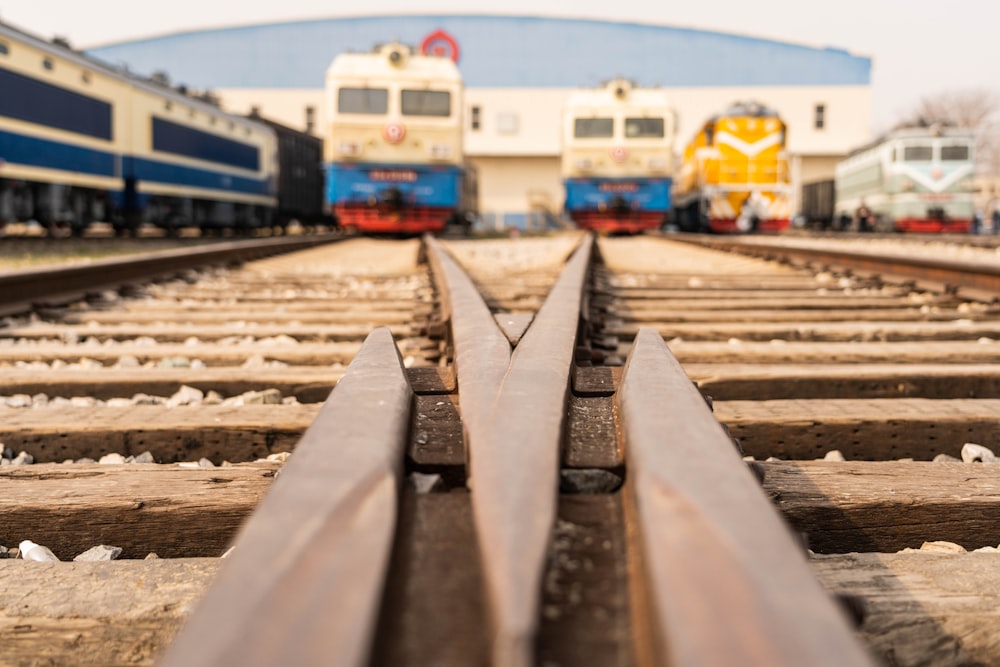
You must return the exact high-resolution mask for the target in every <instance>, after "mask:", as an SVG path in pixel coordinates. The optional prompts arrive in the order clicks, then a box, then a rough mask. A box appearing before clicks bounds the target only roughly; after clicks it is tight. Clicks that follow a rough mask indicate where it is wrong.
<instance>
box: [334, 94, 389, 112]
mask: <svg viewBox="0 0 1000 667" xmlns="http://www.w3.org/2000/svg"><path fill="white" fill-rule="evenodd" d="M337 111H339V112H340V113H365V114H384V113H386V112H388V111H389V90H388V89H386V88H341V89H340V90H338V91H337Z"/></svg>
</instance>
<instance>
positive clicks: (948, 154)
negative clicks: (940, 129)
mask: <svg viewBox="0 0 1000 667" xmlns="http://www.w3.org/2000/svg"><path fill="white" fill-rule="evenodd" d="M968 159H969V147H968V146H962V145H957V146H956V145H954V144H951V145H949V144H945V145H943V146H941V161H942V162H964V161H965V160H968Z"/></svg>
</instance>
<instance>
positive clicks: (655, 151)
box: [562, 79, 676, 233]
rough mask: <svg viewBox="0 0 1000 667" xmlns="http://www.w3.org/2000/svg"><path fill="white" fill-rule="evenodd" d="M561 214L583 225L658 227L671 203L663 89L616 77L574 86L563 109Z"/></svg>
mask: <svg viewBox="0 0 1000 667" xmlns="http://www.w3.org/2000/svg"><path fill="white" fill-rule="evenodd" d="M563 118H564V121H563V151H562V178H563V186H564V188H565V191H566V203H565V206H564V209H565V211H566V214H567V215H568V216H569V217H570V218H571V219H572V220H573V222H574V223H576V225H577V226H578V227H580V228H581V229H590V230H595V231H600V232H610V233H637V232H642V231H644V230H649V229H658V228H659V227H660V226H661V225H663V223H664V222H665V220H666V216H667V212H668V211H669V210H670V185H671V181H672V179H673V173H674V157H673V143H674V136H675V126H676V122H675V114H674V111H673V110H672V108H671V106H670V100H669V97H668V95H667V94H666V93H665V92H663V91H661V90H657V89H650V88H637V87H635V86H634V85H633V84H632V83H631V82H629V81H626V80H623V79H615V80H613V81H610V82H608V83H607V84H605V85H604V86H603V87H602V88H600V89H597V90H579V91H576V92H574V93H572V94H571V95H570V97H569V99H568V101H567V103H566V108H565V110H564V114H563Z"/></svg>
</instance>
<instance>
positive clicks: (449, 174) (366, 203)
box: [326, 162, 462, 232]
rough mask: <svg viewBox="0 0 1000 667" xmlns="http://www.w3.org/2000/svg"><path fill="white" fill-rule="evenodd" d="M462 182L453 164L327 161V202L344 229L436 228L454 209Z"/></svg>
mask: <svg viewBox="0 0 1000 667" xmlns="http://www.w3.org/2000/svg"><path fill="white" fill-rule="evenodd" d="M461 181H462V169H461V168H460V167H458V166H454V165H426V164H419V165H414V164H369V163H353V162H338V163H331V164H328V165H327V167H326V190H327V203H328V204H329V205H330V207H331V208H332V210H333V212H334V214H335V215H336V216H337V218H338V219H339V221H340V224H341V226H343V227H346V228H356V229H358V230H360V231H366V232H423V231H432V232H433V231H440V230H442V229H444V227H445V224H446V223H447V222H448V219H449V218H450V217H451V216H453V215H454V213H455V211H456V210H457V208H458V205H459V198H460V194H461Z"/></svg>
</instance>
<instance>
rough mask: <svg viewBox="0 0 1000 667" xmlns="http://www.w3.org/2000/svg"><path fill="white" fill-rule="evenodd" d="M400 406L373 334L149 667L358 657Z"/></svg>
mask: <svg viewBox="0 0 1000 667" xmlns="http://www.w3.org/2000/svg"><path fill="white" fill-rule="evenodd" d="M412 403H413V393H412V391H411V389H410V384H409V381H408V380H407V377H406V374H405V370H404V369H403V363H402V359H401V357H400V354H399V350H398V349H397V348H396V345H395V343H394V342H393V339H392V336H391V334H390V333H389V330H388V329H385V328H380V329H376V330H375V331H373V332H372V333H371V334H370V335H369V336H368V338H367V340H366V341H365V343H364V345H363V347H362V348H361V350H360V351H359V352H358V354H357V356H356V357H355V358H354V361H352V362H351V365H350V366H349V367H348V369H347V372H346V374H345V375H344V377H343V379H341V380H340V382H339V383H338V384H337V386H336V388H335V389H334V390H333V391H332V392H331V394H330V397H329V398H328V399H327V401H326V403H325V404H324V405H323V407H322V408H321V410H320V412H319V414H318V416H317V417H316V421H314V422H313V424H312V425H311V426H310V427H309V429H308V430H307V431H306V433H305V434H304V435H303V437H302V439H301V440H300V441H299V443H298V445H297V446H296V447H295V450H294V453H293V454H292V456H291V457H290V458H289V459H288V463H287V465H286V466H285V468H284V469H283V470H282V471H281V475H280V476H279V478H278V479H277V480H275V483H274V485H273V486H272V488H271V489H270V491H269V492H268V494H267V495H266V496H265V498H264V500H263V501H262V503H261V505H260V506H259V508H258V509H257V511H256V512H254V514H253V515H252V516H251V518H250V519H249V521H248V522H247V524H246V525H244V527H243V528H242V529H241V531H240V533H239V535H238V536H237V539H236V541H235V545H234V550H233V554H232V556H230V557H229V558H228V559H227V560H226V561H225V563H224V566H223V567H222V569H221V571H220V572H219V574H218V577H217V578H216V580H215V582H214V584H213V585H212V587H211V588H210V589H209V591H208V593H207V594H206V595H205V597H204V598H203V599H202V601H201V602H200V604H199V605H198V607H197V608H196V610H195V612H194V614H193V615H192V617H191V618H190V619H189V620H188V622H187V623H186V624H185V626H184V627H183V628H182V629H181V631H180V633H179V635H178V637H177V639H176V641H175V642H174V644H173V645H172V646H171V647H170V649H169V650H168V652H167V654H166V656H165V657H164V659H163V660H162V661H161V662H160V663H159V664H160V665H161V667H192V666H194V667H200V666H204V667H209V666H217V665H241V666H242V667H246V666H257V665H259V666H261V667H265V666H271V665H338V666H339V665H343V666H352V667H354V666H358V665H363V664H367V661H368V659H369V654H370V650H371V643H372V639H373V636H374V628H375V625H376V622H377V618H378V613H379V607H380V603H381V598H382V590H383V587H384V579H385V574H386V568H387V566H388V562H389V558H390V554H391V550H392V544H393V539H394V534H395V526H396V518H397V510H398V503H399V497H398V495H399V486H400V483H401V476H402V462H403V451H404V446H405V442H406V437H407V433H408V430H409V424H410V417H411V408H412Z"/></svg>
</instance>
